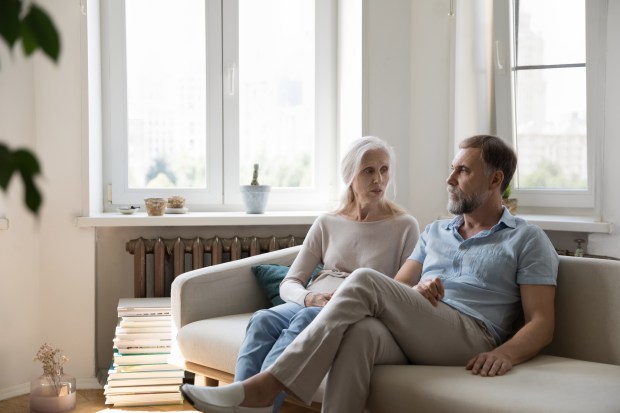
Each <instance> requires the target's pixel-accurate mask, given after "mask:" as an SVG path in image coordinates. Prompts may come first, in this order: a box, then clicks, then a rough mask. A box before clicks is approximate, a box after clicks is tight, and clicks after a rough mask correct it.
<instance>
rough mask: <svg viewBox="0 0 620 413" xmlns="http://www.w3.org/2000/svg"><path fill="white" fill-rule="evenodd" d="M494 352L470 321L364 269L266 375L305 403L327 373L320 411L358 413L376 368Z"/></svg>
mask: <svg viewBox="0 0 620 413" xmlns="http://www.w3.org/2000/svg"><path fill="white" fill-rule="evenodd" d="M493 347H495V342H494V340H493V337H492V336H491V335H490V334H489V333H488V332H487V331H486V330H485V329H484V328H483V327H482V326H481V325H480V324H479V323H478V322H477V321H476V320H475V319H473V318H471V317H468V316H466V315H463V314H462V313H460V312H458V311H456V310H454V309H453V308H451V307H449V306H447V305H445V304H443V303H440V304H439V305H438V306H437V307H434V306H433V305H432V304H431V303H430V302H429V301H428V300H427V299H426V298H424V297H423V296H422V295H421V294H420V293H418V292H417V291H416V290H414V289H412V288H411V287H408V286H406V285H404V284H401V283H398V282H396V281H394V280H392V279H391V278H389V277H386V276H385V275H383V274H381V273H379V272H377V271H374V270H371V269H368V268H363V269H359V270H356V271H354V272H353V273H352V274H351V275H350V276H349V277H347V279H346V280H345V282H344V283H343V284H342V285H341V286H340V288H339V290H338V291H337V292H336V294H334V296H333V297H332V299H331V300H330V301H329V303H328V304H327V305H326V306H325V308H323V310H322V311H321V312H320V313H319V315H318V316H317V317H316V318H315V320H314V321H313V322H312V323H311V324H310V325H309V326H308V327H306V329H305V330H304V331H303V332H302V333H301V334H300V335H299V336H298V337H297V339H295V340H294V341H293V342H292V343H291V344H290V345H289V346H288V347H287V349H286V350H285V351H284V353H282V355H281V356H280V357H279V358H278V359H277V360H276V362H275V363H274V364H273V365H272V366H271V367H270V368H268V369H267V371H268V372H269V373H271V374H272V375H274V376H275V377H276V378H277V379H278V380H279V381H280V382H281V383H282V384H284V386H286V387H287V388H288V390H289V391H290V392H292V393H293V394H294V395H295V396H297V397H298V398H300V399H301V400H303V401H304V402H306V403H310V402H311V401H312V396H313V395H314V393H315V392H316V390H317V388H318V386H319V385H320V384H321V381H322V379H323V377H324V376H325V374H327V373H328V372H329V376H328V378H327V386H326V389H325V396H324V399H323V412H328V413H329V412H332V413H347V412H351V413H361V412H363V411H364V406H365V405H366V400H367V398H368V391H369V386H370V376H371V374H372V369H373V366H374V365H375V364H407V363H413V364H430V365H452V366H454V365H462V366H464V365H465V364H466V363H467V361H468V360H469V359H470V358H471V357H473V356H474V355H476V354H478V353H481V352H485V351H489V350H491V349H492V348H493ZM330 369H331V370H330ZM412 407H413V406H412Z"/></svg>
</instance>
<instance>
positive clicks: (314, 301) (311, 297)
mask: <svg viewBox="0 0 620 413" xmlns="http://www.w3.org/2000/svg"><path fill="white" fill-rule="evenodd" d="M332 295H334V293H309V294H307V295H306V298H304V305H305V306H306V307H325V304H327V302H328V301H329V300H330V299H331V298H332Z"/></svg>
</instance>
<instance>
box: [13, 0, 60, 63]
mask: <svg viewBox="0 0 620 413" xmlns="http://www.w3.org/2000/svg"><path fill="white" fill-rule="evenodd" d="M20 28H21V35H22V46H23V49H24V54H25V55H26V56H30V55H31V54H32V53H33V52H34V51H35V50H37V49H38V48H41V50H42V51H43V53H45V54H46V55H48V56H49V57H50V58H51V59H52V60H53V61H56V60H57V59H58V55H59V53H60V38H59V36H58V32H57V31H56V28H55V27H54V23H52V20H51V19H50V18H49V16H48V15H47V14H46V13H45V12H44V11H43V10H42V9H41V8H39V7H38V6H37V5H35V4H32V5H31V6H30V10H29V11H28V13H27V14H26V16H25V17H24V19H23V20H22V21H21V26H20Z"/></svg>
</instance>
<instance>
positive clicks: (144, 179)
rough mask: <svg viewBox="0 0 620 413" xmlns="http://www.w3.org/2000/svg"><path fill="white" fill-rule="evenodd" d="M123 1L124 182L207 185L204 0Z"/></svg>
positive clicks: (156, 185) (160, 185) (151, 185)
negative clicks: (124, 61) (124, 72)
mask: <svg viewBox="0 0 620 413" xmlns="http://www.w3.org/2000/svg"><path fill="white" fill-rule="evenodd" d="M125 5H126V6H125V7H126V8H125V14H126V16H125V17H126V31H127V32H126V42H127V43H126V44H127V56H126V57H127V134H128V136H127V145H128V148H127V149H128V163H129V165H128V181H129V182H128V187H129V188H204V187H205V186H206V159H207V153H206V137H207V134H206V130H207V124H206V122H207V121H206V96H207V93H208V91H207V86H206V55H205V53H206V49H205V8H204V7H205V6H204V1H203V0H175V1H174V2H170V1H169V0H131V1H126V2H125ZM174 23H180V24H174Z"/></svg>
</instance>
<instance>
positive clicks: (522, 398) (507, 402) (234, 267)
mask: <svg viewBox="0 0 620 413" xmlns="http://www.w3.org/2000/svg"><path fill="white" fill-rule="evenodd" d="M299 248H300V247H299V246H298V247H292V248H286V249H283V250H279V251H274V252H270V253H266V254H262V255H258V256H254V257H248V258H243V259H241V260H237V261H232V262H228V263H224V264H218V265H215V266H212V267H207V268H203V269H198V270H194V271H190V272H187V273H185V274H182V275H180V276H179V277H177V278H176V280H175V281H174V282H173V284H172V291H171V296H172V314H173V324H174V329H175V333H174V334H175V336H176V342H175V349H174V352H173V356H172V357H173V359H172V360H171V361H172V362H174V363H176V364H179V365H181V366H183V367H184V368H185V369H186V370H189V371H192V372H194V373H195V374H196V383H198V384H205V385H217V383H218V382H226V383H228V382H231V381H232V378H233V373H234V367H235V361H236V357H237V352H238V349H239V347H240V344H241V341H242V340H243V337H244V334H245V328H246V325H247V322H248V320H249V318H250V316H251V315H252V313H253V312H254V311H256V310H258V309H260V308H265V307H268V306H269V305H270V302H269V300H268V299H267V298H266V295H265V293H264V292H263V290H262V289H261V287H260V286H259V283H258V282H257V279H256V277H255V275H254V272H253V271H252V267H253V266H256V265H259V264H279V265H290V264H291V263H292V261H293V260H294V258H295V256H296V254H297V252H298V251H299ZM555 306H556V328H555V334H554V338H553V341H552V343H551V344H550V345H549V346H548V347H546V348H545V349H544V350H543V351H542V352H541V354H539V355H538V356H536V357H535V358H533V359H532V360H530V361H528V362H526V363H523V364H520V365H518V366H515V367H514V368H513V369H512V370H511V371H510V372H508V373H507V374H506V375H504V376H501V377H493V378H490V377H480V376H475V375H472V374H471V372H469V371H467V370H465V368H464V367H461V366H457V367H438V366H426V365H394V366H392V365H386V366H376V368H375V370H374V371H373V375H372V380H371V389H370V396H369V399H368V401H367V407H366V408H367V411H368V412H372V413H397V412H410V411H416V412H426V413H428V412H460V413H467V412H562V413H567V412H579V413H584V412H588V413H592V412H610V413H611V412H614V413H618V412H620V261H615V260H603V259H595V258H576V257H567V256H562V257H560V266H559V272H558V287H557V292H556V303H555ZM324 385H325V381H323V385H322V387H321V388H320V389H319V390H318V391H317V394H316V395H315V397H314V402H313V405H312V406H311V407H310V408H311V409H314V410H320V401H321V398H322V394H323V386H324ZM293 402H294V400H293Z"/></svg>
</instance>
